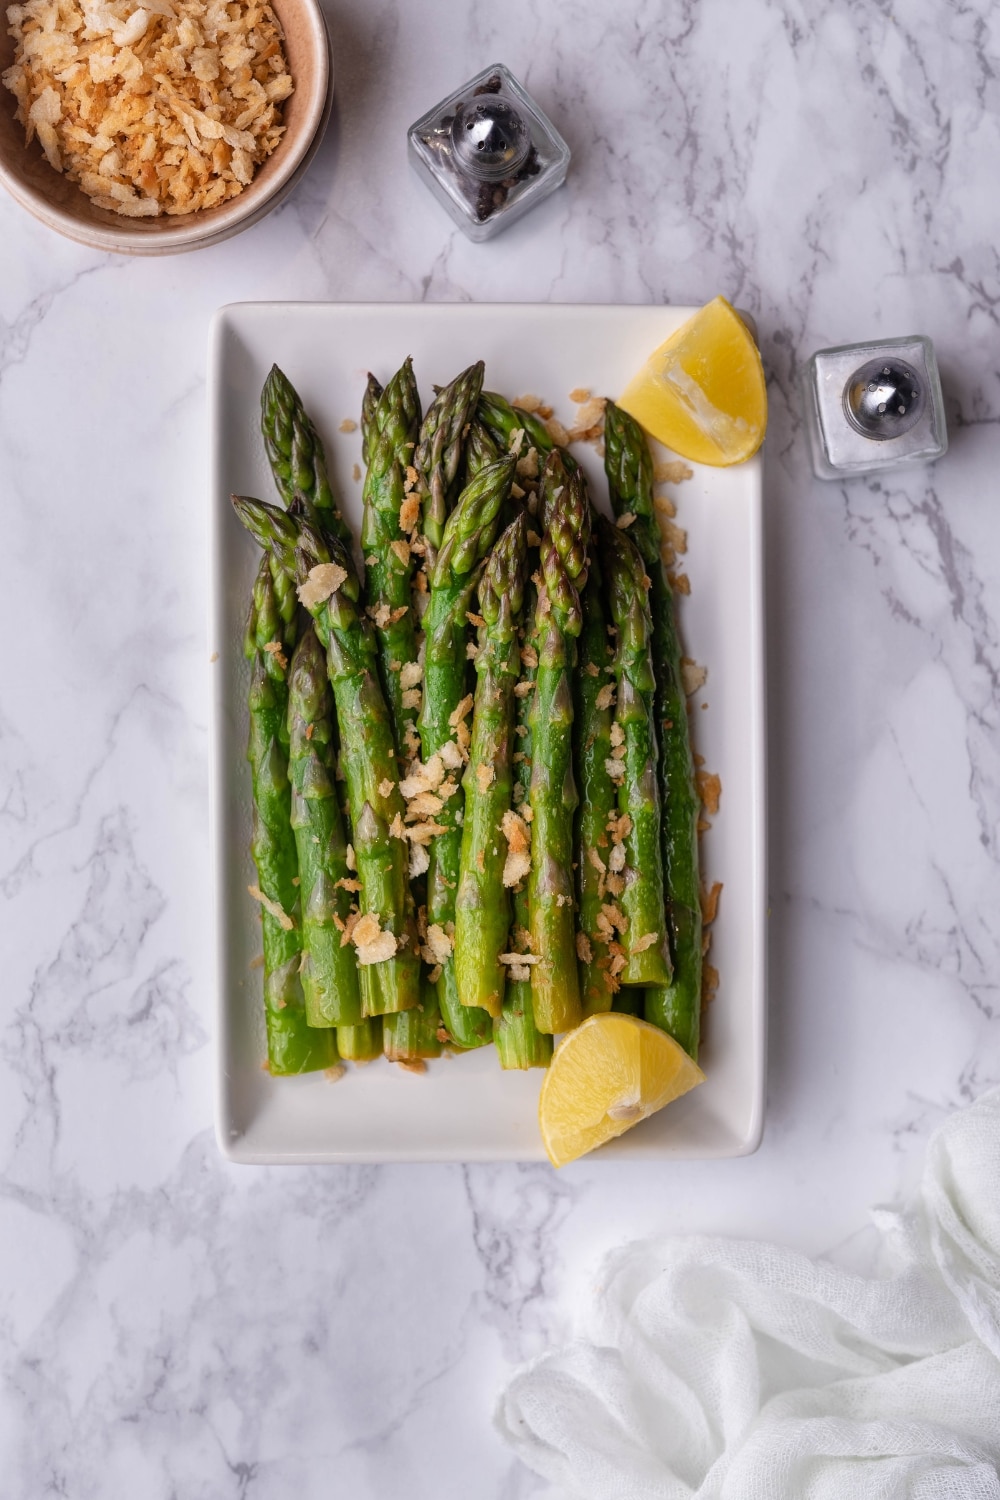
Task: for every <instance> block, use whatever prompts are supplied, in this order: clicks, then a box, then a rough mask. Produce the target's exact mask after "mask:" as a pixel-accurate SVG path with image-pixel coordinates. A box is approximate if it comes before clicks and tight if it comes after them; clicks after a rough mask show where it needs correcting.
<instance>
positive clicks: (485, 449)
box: [465, 417, 501, 483]
mask: <svg viewBox="0 0 1000 1500" xmlns="http://www.w3.org/2000/svg"><path fill="white" fill-rule="evenodd" d="M500 453H501V450H500V448H498V447H497V445H496V443H495V442H494V441H493V438H492V437H491V436H490V431H489V428H488V427H484V426H483V424H482V422H480V421H479V419H478V417H477V418H476V419H475V420H474V421H473V422H472V423H471V424H470V426H469V436H468V438H467V439H466V442H465V478H466V483H468V481H469V480H470V479H475V477H476V475H477V474H478V473H479V471H480V469H484V468H485V467H486V465H487V464H495V463H496V461H497V459H498V458H499V457H500Z"/></svg>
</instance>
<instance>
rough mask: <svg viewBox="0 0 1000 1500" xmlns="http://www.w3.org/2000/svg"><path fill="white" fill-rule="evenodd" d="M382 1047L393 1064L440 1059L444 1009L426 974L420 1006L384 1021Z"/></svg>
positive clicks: (421, 988) (422, 982)
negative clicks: (441, 1007) (439, 1003)
mask: <svg viewBox="0 0 1000 1500" xmlns="http://www.w3.org/2000/svg"><path fill="white" fill-rule="evenodd" d="M382 1043H383V1050H384V1052H385V1055H386V1057H387V1058H388V1059H389V1061H390V1062H416V1061H417V1060H418V1059H420V1058H425V1057H440V1056H441V1009H440V1006H439V1005H438V997H437V988H436V986H435V985H433V984H431V982H430V978H429V976H428V975H427V974H426V973H425V974H424V975H423V976H422V979H421V986H420V1004H419V1005H417V1006H415V1007H414V1008H413V1010H401V1011H399V1013H398V1014H397V1015H394V1016H384V1017H383V1018H382Z"/></svg>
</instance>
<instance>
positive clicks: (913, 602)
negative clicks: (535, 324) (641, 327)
mask: <svg viewBox="0 0 1000 1500" xmlns="http://www.w3.org/2000/svg"><path fill="white" fill-rule="evenodd" d="M328 14H329V19H330V27H331V31H332V35H333V42H334V48H335V54H336V70H337V95H336V103H335V113H334V120H333V124H332V126H331V129H330V132H329V135H328V138H327V140H326V142H325V144H324V146H323V147H322V150H321V152H320V154H319V156H318V157H317V160H316V162H315V164H314V166H313V168H312V170H311V171H310V173H309V175H308V177H307V179H306V180H305V182H304V183H303V184H302V185H301V187H300V188H299V189H298V191H297V192H296V193H295V194H294V196H293V197H292V198H291V199H290V200H289V201H288V202H287V203H286V204H285V205H284V206H283V207H282V208H281V209H280V210H279V211H278V212H277V213H275V214H274V215H273V216H272V217H270V218H269V219H267V220H266V221H265V222H264V223H263V224H261V225H259V226H258V227H257V228H255V229H253V230H251V231H249V232H248V233H247V234H245V235H243V236H241V237H240V238H238V239H236V240H233V241H230V242H229V243H227V244H225V245H222V246H219V247H217V248H214V249H210V250H206V251H202V252H199V253H197V254H194V255H191V256H181V257H176V258H164V259H160V260H127V259H116V258H109V257H108V256H106V255H102V254H99V253H96V252H91V251H88V250H85V249H81V248H79V247H76V246H74V245H72V244H70V243H68V242H65V241H63V240H60V239H58V238H57V237H55V236H53V235H52V234H51V233H49V232H48V231H46V230H44V229H42V228H41V227H40V226H38V225H36V224H35V223H34V222H33V221H32V220H31V219H29V218H28V217H27V216H26V215H25V214H24V213H23V212H22V211H21V210H20V209H19V208H18V207H16V206H15V204H14V203H13V202H12V201H10V200H8V199H6V198H5V199H4V200H3V201H2V202H0V265H2V272H3V274H2V275H0V486H2V494H3V500H4V508H3V516H4V526H5V534H4V548H3V551H4V559H5V567H4V580H5V587H4V604H5V617H6V622H7V630H6V634H7V646H6V647H5V649H4V651H3V658H2V661H3V664H2V669H0V830H2V837H0V891H2V894H3V907H2V912H3V922H2V924H0V965H2V968H0V972H2V973H3V976H4V984H3V996H2V1001H0V1006H2V1022H3V1029H2V1043H0V1363H2V1376H3V1386H2V1395H0V1452H2V1453H3V1454H4V1459H5V1462H4V1473H5V1478H4V1484H3V1489H4V1494H5V1496H7V1497H9V1500H29V1497H30V1500H37V1497H39V1496H41V1495H43V1494H50V1493H51V1494H62V1495H67V1496H71V1497H73V1500H85V1497H87V1500H89V1497H98V1496H100V1497H104V1496H108V1497H112V1496H114V1497H117V1496H121V1495H125V1494H136V1495H141V1496H142V1497H143V1500H169V1497H173V1496H178V1497H183V1500H197V1497H206V1500H208V1497H211V1500H243V1497H249V1500H279V1497H281V1500H284V1497H287V1496H288V1495H289V1494H293V1493H294V1494H296V1495H297V1496H299V1497H301V1500H314V1497H317V1500H318V1497H320V1496H327V1495H330V1494H336V1495H344V1496H351V1497H354V1500H369V1497H370V1500H375V1497H377V1500H382V1497H393V1496H396V1495H402V1494H406V1495H407V1496H409V1497H411V1500H424V1497H427V1500H431V1497H437V1496H439V1495H450V1494H475V1495H477V1496H480V1497H483V1500H519V1497H526V1496H529V1495H535V1494H540V1493H543V1492H544V1490H545V1487H544V1486H543V1485H541V1483H540V1481H538V1480H536V1479H535V1478H534V1477H533V1476H532V1475H530V1474H529V1473H528V1471H527V1470H525V1469H523V1468H521V1467H520V1465H519V1464H518V1463H516V1462H515V1461H514V1460H513V1459H512V1458H511V1456H510V1455H509V1454H508V1453H507V1452H506V1451H505V1450H504V1449H503V1448H502V1447H501V1446H500V1444H499V1442H498V1440H497V1439H496V1437H495V1436H494V1433H493V1431H492V1428H491V1412H492V1408H493V1405H494V1402H495V1399H496V1394H497V1391H498V1389H499V1387H500V1385H501V1383H502V1382H503V1381H504V1379H505V1377H506V1376H507V1375H508V1373H509V1372H510V1371H511V1369H512V1368H513V1366H514V1365H516V1364H517V1363H518V1362H519V1361H522V1360H524V1359H525V1358H528V1357H530V1356H531V1355H533V1354H534V1353H536V1352H537V1351H539V1350H541V1349H542V1348H544V1347H546V1346H549V1345H551V1344H552V1343H553V1342H555V1341H558V1340H560V1339H562V1338H564V1337H565V1336H566V1334H567V1333H568V1332H569V1331H570V1330H571V1329H572V1326H573V1320H574V1316H575V1309H576V1308H577V1307H578V1306H579V1304H580V1299H581V1298H584V1297H586V1296H587V1293H588V1287H589V1286H590V1284H591V1283H592V1281H593V1278H594V1275H595V1271H596V1268H597V1266H598V1263H599V1260H600V1256H601V1254H602V1252H603V1251H604V1250H605V1249H606V1248H608V1247H610V1246H611V1245H613V1244H616V1243H618V1242H620V1241H621V1240H623V1239H624V1238H626V1237H629V1236H642V1235H647V1234H651V1233H654V1232H655V1233H664V1232H665V1233H674V1232H685V1231H706V1232H724V1233H730V1234H736V1235H747V1236H766V1237H780V1238H782V1239H783V1240H785V1241H787V1242H789V1243H791V1244H793V1245H795V1246H797V1247H799V1248H801V1249H803V1250H806V1251H808V1252H810V1253H834V1254H845V1253H852V1247H854V1248H856V1247H857V1246H859V1245H861V1244H863V1241H864V1235H865V1224H866V1214H867V1210H868V1208H869V1207H870V1206H871V1205H873V1204H876V1203H878V1202H882V1201H887V1200H892V1199H894V1198H896V1197H897V1196H898V1195H899V1194H900V1193H901V1192H903V1191H905V1190H906V1188H907V1187H908V1185H910V1184H911V1183H912V1182H913V1180H914V1178H915V1176H916V1173H917V1169H918V1166H919V1162H920V1158H921V1154H922V1147H923V1143H924V1141H925V1140H926V1137H927V1135H928V1132H929V1131H930V1129H931V1128H932V1127H933V1126H934V1124H935V1123H936V1122H937V1121H938V1120H939V1119H940V1118H941V1117H942V1116H943V1115H944V1114H945V1113H946V1112H947V1111H948V1110H950V1109H951V1108H953V1107H954V1106H956V1105H958V1104H960V1103H962V1102H963V1101H966V1100H968V1099H970V1098H972V1097H974V1096H975V1095H976V1094H978V1093H979V1092H981V1091H982V1090H983V1089H985V1088H986V1087H987V1086H988V1085H990V1084H992V1083H996V1082H1000V1006H998V981H1000V964H998V945H1000V866H998V814H1000V736H998V732H997V730H998V723H997V720H998V685H1000V637H998V627H1000V513H998V510H997V506H996V503H995V488H996V474H997V471H998V468H1000V376H998V370H997V355H996V350H997V347H998V328H997V325H998V320H1000V318H998V309H1000V264H998V254H997V250H996V248H995V246H996V236H995V227H996V216H995V207H994V204H995V182H994V175H995V162H996V159H997V152H998V146H1000V141H998V135H1000V129H998V123H997V121H998V104H1000V84H998V82H997V77H996V68H995V57H996V50H997V43H998V40H1000V38H998V30H997V29H998V21H997V17H996V14H995V12H994V11H993V10H992V9H991V7H990V6H989V5H988V4H987V3H986V0H970V3H969V4H967V5H965V6H963V7H962V8H961V10H958V9H956V8H953V7H941V6H937V5H934V4H932V3H930V0H916V3H915V4H913V5H911V6H909V7H905V8H904V7H900V8H899V9H898V10H896V11H894V12H893V11H890V10H889V8H888V7H873V6H869V5H865V4H862V3H861V0H845V3H841V4H837V5H833V6H827V7H824V8H823V9H822V10H821V11H817V10H816V9H815V8H811V9H810V8H809V7H806V6H803V5H801V4H798V3H794V0H779V3H777V4H775V5H771V6H741V5H737V4H736V3H735V0H705V3H703V4H701V5H695V4H692V3H691V0H679V3H671V4H669V5H657V4H654V3H651V0H624V3H623V4H620V5H618V6H616V7H615V8H614V10H613V13H612V12H610V11H609V10H608V8H607V7H605V6H602V5H598V4H597V3H595V0H567V3H566V4H563V5H560V6H558V7H556V6H553V7H545V6H543V5H541V4H537V3H531V0H507V3H506V4H504V5H503V6H502V7H499V8H498V7H486V8H485V9H484V8H483V7H477V8H476V9H475V11H474V13H472V14H471V15H470V16H468V17H466V16H464V15H462V16H460V14H459V12H458V11H457V10H455V9H454V8H453V7H450V6H448V5H446V4H445V3H443V0H423V3H420V4H417V5H403V4H399V3H395V0H336V3H333V0H330V3H329V5H328ZM498 58H500V59H502V60H504V61H506V62H507V63H508V64H509V66H510V67H511V68H512V69H513V70H514V71H515V72H516V73H518V74H519V75H520V76H521V77H522V78H523V79H524V81H525V82H526V83H527V85H528V86H529V88H530V89H531V90H532V91H533V92H534V93H535V94H536V95H537V97H538V99H539V100H540V102H541V103H542V104H543V107H545V108H546V109H547V110H548V111H549V112H550V113H551V115H552V117H553V119H554V120H555V121H556V122H557V124H558V125H559V127H560V128H561V129H562V130H563V131H564V133H565V135H566V136H567V138H568V140H569V142H570V145H571V147H572V149H573V153H574V159H573V166H572V168H571V173H570V177H569V179H568V181H567V184H566V186H565V188H563V189H562V190H561V191H560V192H559V193H558V195H556V197H554V198H553V199H551V200H549V202H548V203H547V204H545V205H544V206H542V207H541V208H540V209H538V210H537V211H535V212H534V213H533V214H532V215H530V216H529V217H528V218H527V219H526V220H524V221H523V222H522V223H521V224H519V225H517V226H515V227H514V228H513V229H512V230H510V231H509V232H508V233H507V234H505V235H503V236H502V237H500V238H498V239H497V240H496V241H494V242H492V243H491V244H489V245H485V246H474V245H472V244H470V243H468V242H467V241H466V240H464V239H463V238H462V237H461V236H460V234H459V233H458V232H457V231H456V230H454V229H453V228H452V226H451V224H450V222H449V221H448V220H447V219H446V218H445V216H444V215H443V213H442V212H441V210H440V208H439V207H438V206H437V204H436V203H435V202H434V201H433V200H432V198H431V197H430V195H429V194H428V193H427V192H426V190H425V189H424V187H423V186H422V185H421V184H420V183H418V181H417V180H416V178H415V177H414V176H413V175H412V174H411V173H410V171H409V169H408V167H407V165H406V159H405V149H404V144H405V127H406V126H407V124H408V123H409V122H410V121H411V120H412V119H414V118H415V117H416V116H417V115H418V114H420V113H421V112H422V111H423V110H424V109H425V108H426V107H428V106H429V105H430V104H431V103H432V102H433V101H434V100H435V99H437V98H438V97H440V96H441V95H443V94H444V93H446V92H447V91H448V90H449V89H450V88H452V87H454V86H455V85H456V84H457V83H458V82H460V81H461V80H462V79H463V78H464V77H467V76H469V75H470V74H472V73H473V72H475V71H476V70H478V69H479V68H481V67H482V66H485V65H486V64H487V63H489V62H491V61H494V60H496V59H498ZM718 291H723V292H725V293H726V294H727V295H728V296H729V297H730V298H731V299H732V300H733V301H735V302H737V303H739V304H740V305H741V306H743V307H745V308H748V309H749V310H750V311H751V312H752V313H753V314H754V316H755V317H756V319H757V321H758V325H759V329H760V337H761V345H762V350H763V355H764V360H765V363H766V366H767V369H768V372H769V387H770V399H771V425H770V432H769V438H768V443H767V447H766V459H765V486H766V517H767V553H768V557H767V599H768V674H769V736H770V829H769V836H770V891H771V914H770V953H771V959H770V970H771V977H770V1056H769V1087H768V1113H767V1120H766V1127H765V1136H764V1142H763V1145H762V1146H761V1149H760V1151H759V1152H758V1153H757V1155H755V1156H753V1157H751V1158H747V1159H744V1160H737V1161H723V1162H715V1163H698V1164H664V1165H662V1166H656V1167H654V1166H648V1165H644V1166H639V1165H622V1166H617V1165H616V1166H614V1167H613V1168H609V1167H608V1166H607V1165H606V1164H603V1163H601V1162H599V1161H594V1162H591V1163H586V1162H584V1163H581V1164H579V1165H578V1166H576V1167H573V1168H570V1169H567V1170H565V1171H564V1172H562V1173H561V1174H559V1175H556V1174H554V1173H553V1172H552V1171H550V1170H549V1169H548V1168H547V1167H542V1166H528V1167H521V1168H519V1167H516V1166H495V1167H489V1166H478V1167H471V1168H462V1167H417V1168H414V1167H405V1168H403V1167H383V1168H372V1167H364V1168H360V1167H345V1168H321V1169H311V1170H307V1169H297V1168H279V1169H256V1168H247V1167H234V1166H229V1165H227V1164H226V1163H224V1162H223V1160H222V1159H221V1157H220V1156H219V1153H218V1150H217V1148H216V1145H215V1141H214V1138H213V1133H212V1125H211V1119H212V1085H213V1078H212V1038H211V1024H212V1023H211V1015H212V1006H213V993H212V963H211V928H210V920H209V915H208V914H209V912H210V907H211V893H210V887H209V864H208V840H207V805H206V804H207V790H206V787H207V773H206V763H207V701H208V673H209V670H210V668H209V666H208V651H209V648H208V645H207V641H206V614H207V548H206V538H207V515H206V510H207V488H208V481H207V451H208V418H207V412H206V402H205V371H206V349H207V332H208V323H209V319H210V316H211V314H212V312H213V311H214V309H215V308H216V307H218V306H219V305H220V304H222V303H225V302H230V301H235V300H241V299H258V298H267V299H275V298H276V299H281V298H295V299H301V298H317V299H347V300H364V299H373V300H401V301H411V300H420V299H423V300H428V301H453V300H463V299H484V300H504V299H511V300H519V301H536V300H537V301H548V300H552V301H574V300H581V301H601V302H605V301H615V300H620V301H624V302H647V301H648V302H660V301H664V300H669V301H672V302H679V303H700V302H702V301H705V300H707V299H708V298H709V297H711V296H712V295H714V294H715V293H716V292H718ZM913 332H920V333H926V334H929V335H930V336H931V338H932V339H933V340H934V342H935V345H936V348H937V351H938V356H939V360H940V363H941V368H942V374H943V379H944V384H945V390H946V403H947V411H948V419H949V425H950V432H951V449H950V451H949V453H948V455H947V457H946V458H945V459H944V460H943V461H942V462H940V463H939V464H938V465H937V466H936V467H935V468H933V469H926V470H918V471H914V472H910V473H907V474H903V475H900V476H898V477H893V478H891V479H890V478H883V479H881V480H878V481H865V480H855V481H853V482H852V483H851V484H849V485H839V484H820V483H818V482H816V481H814V480H813V479H812V478H811V475H810V472H809V468H808V463H807V458H806V452H805V446H804V433H803V430H802V426H801V420H800V415H799V408H798V396H797V383H798V378H799V374H800V371H801V369H802V366H803V364H804V362H805V360H806V358H807V357H808V355H809V354H810V353H811V352H812V351H813V350H815V349H817V348H820V347H823V346H824V345H830V344H834V343H843V342H851V341H854V340H860V339H864V338H869V337H874V336H878V335H887V336H891V335H899V334H908V333H913Z"/></svg>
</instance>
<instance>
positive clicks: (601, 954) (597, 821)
mask: <svg viewBox="0 0 1000 1500" xmlns="http://www.w3.org/2000/svg"><path fill="white" fill-rule="evenodd" d="M603 595H604V585H603V578H602V576H601V568H600V562H599V560H598V558H597V555H596V550H595V548H594V547H593V545H592V546H591V552H590V562H589V574H588V578H587V587H586V588H585V589H584V591H583V593H582V595H581V596H580V605H581V608H582V610H583V629H582V630H581V632H580V645H579V652H578V658H577V668H578V670H577V673H576V677H575V679H574V684H573V687H574V698H573V713H574V720H573V750H574V758H573V763H574V772H575V775H576V782H577V787H578V789H579V794H580V803H579V806H578V807H577V810H576V824H575V835H574V857H575V861H576V889H577V901H578V903H579V909H578V914H577V923H578V926H579V929H580V939H579V941H578V955H579V959H580V992H581V998H582V1001H583V1013H584V1015H585V1016H592V1015H596V1014H597V1013H598V1012H599V1011H606V1010H611V1008H612V1001H613V999H614V993H615V989H616V988H617V981H616V980H615V979H614V978H613V977H612V974H611V955H610V953H609V951H608V937H607V922H606V921H603V922H602V920H601V918H602V911H601V908H602V907H603V906H604V904H605V902H606V901H607V899H608V895H607V859H608V852H609V847H610V840H609V838H608V825H609V823H610V821H611V820H612V818H615V817H616V816H617V812H618V792H617V789H616V787H615V783H614V782H613V781H612V779H611V777H610V776H609V774H608V761H609V760H610V758H611V749H612V746H611V724H612V721H613V719H614V709H613V707H612V704H613V701H614V696H615V688H614V678H613V675H612V672H611V669H613V665H614V652H613V650H612V648H611V643H610V640H609V638H608V622H607V616H606V615H605V612H604V602H603Z"/></svg>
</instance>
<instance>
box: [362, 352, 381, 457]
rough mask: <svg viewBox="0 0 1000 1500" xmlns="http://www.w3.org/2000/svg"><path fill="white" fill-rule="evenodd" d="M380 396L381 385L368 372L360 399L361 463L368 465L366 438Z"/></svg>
mask: <svg viewBox="0 0 1000 1500" xmlns="http://www.w3.org/2000/svg"><path fill="white" fill-rule="evenodd" d="M381 396H382V386H381V383H380V382H379V381H378V380H376V379H375V376H374V375H372V373H371V372H370V371H369V374H368V384H367V385H366V386H365V393H364V395H363V396H362V398H361V462H362V463H363V464H365V465H367V463H368V438H369V434H370V433H371V430H372V422H373V421H374V420H375V408H376V407H377V406H378V403H379V400H380V399H381Z"/></svg>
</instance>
